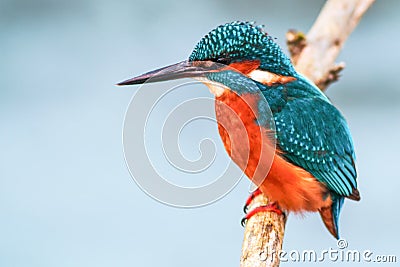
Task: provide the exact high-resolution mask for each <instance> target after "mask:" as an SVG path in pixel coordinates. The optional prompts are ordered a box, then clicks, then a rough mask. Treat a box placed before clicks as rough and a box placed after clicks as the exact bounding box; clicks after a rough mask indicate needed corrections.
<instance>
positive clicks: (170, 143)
mask: <svg viewBox="0 0 400 267" xmlns="http://www.w3.org/2000/svg"><path fill="white" fill-rule="evenodd" d="M215 65H219V64H217V63H216V64H215ZM224 67H225V68H227V66H225V65H224ZM161 75H162V73H161ZM244 85H245V86H246V87H247V88H249V90H253V91H257V90H258V87H257V85H256V84H255V83H254V82H253V81H252V80H251V79H246V80H245V81H241V85H240V86H244ZM220 87H221V85H219V84H213V85H212V86H211V88H213V90H217V91H218V90H220V89H221V88H220ZM200 90H204V91H203V92H207V87H206V86H205V85H204V83H203V82H202V81H197V80H188V79H186V80H178V81H177V80H173V81H168V82H164V83H151V79H150V80H149V81H148V82H146V83H144V84H143V85H142V86H141V87H140V88H139V89H138V90H137V91H136V92H135V94H134V96H133V97H132V99H131V102H130V104H129V106H128V109H127V111H126V114H125V120H124V128H123V146H124V155H125V161H126V164H127V166H128V169H129V172H130V174H131V176H132V177H133V179H134V181H135V182H136V183H137V185H138V186H139V187H140V188H141V189H142V191H144V192H145V193H146V194H148V195H149V196H150V197H152V198H154V199H156V200H158V201H159V202H161V203H164V204H167V205H170V206H174V207H183V208H193V207H199V206H204V205H207V204H210V203H213V202H215V201H217V200H219V199H221V198H222V197H224V196H225V195H226V194H228V193H229V192H230V191H231V190H232V189H233V188H234V187H235V186H236V185H237V184H238V183H239V181H240V180H241V178H242V177H243V175H244V174H243V169H244V168H246V166H247V164H248V161H249V156H250V143H249V139H248V138H246V137H248V133H247V130H246V126H245V125H244V124H243V121H242V120H241V119H240V116H239V114H238V113H240V112H241V111H240V110H239V111H238V110H233V109H232V108H231V107H229V106H227V105H226V104H224V103H222V102H218V101H216V99H215V98H214V96H212V95H208V96H199V95H201V94H199V93H197V92H199V91H200ZM210 90H212V89H210ZM222 90H223V88H222ZM188 92H195V93H192V94H188ZM200 92H201V91H200ZM185 96H186V97H185ZM261 97H263V96H262V94H260V98H261ZM242 101H245V102H246V104H247V105H248V106H249V108H250V109H251V110H250V113H251V112H253V113H254V114H257V111H256V110H252V108H251V105H250V104H249V103H248V102H247V101H248V100H246V99H243V100H242ZM218 109H219V110H220V112H223V113H224V118H229V121H224V120H218V123H217V120H216V116H217V114H216V113H218ZM262 116H263V117H262V118H260V119H263V120H264V121H265V120H268V119H269V121H270V122H271V124H270V128H271V131H274V130H275V128H274V127H275V124H274V121H273V119H272V118H273V115H272V112H271V110H268V109H267V110H263V113H262ZM256 119H258V118H257V117H256ZM199 121H203V123H205V122H206V123H210V124H211V125H207V126H206V127H205V126H204V125H203V127H198V128H197V129H196V128H195V129H194V130H193V129H192V130H187V129H189V128H190V125H192V124H195V123H196V122H199ZM204 121H205V122H204ZM204 129H214V130H215V132H216V133H217V131H224V132H225V133H226V134H227V135H228V139H229V143H230V148H229V149H230V150H231V151H230V153H232V154H236V155H240V157H239V158H237V160H236V161H235V162H233V161H232V160H231V159H230V158H228V157H226V156H225V151H223V152H222V151H217V149H218V148H219V149H226V147H225V148H224V147H223V146H222V142H221V141H220V140H218V139H220V137H219V136H214V138H210V137H208V136H206V135H202V134H201V132H203V131H204ZM217 129H218V130H217ZM185 131H186V132H188V133H189V134H188V135H189V136H192V137H193V136H201V138H200V139H197V140H196V138H189V139H190V141H191V142H190V143H188V142H186V144H185V145H182V144H181V143H182V142H183V141H182V138H181V136H182V135H183V134H182V133H184V132H185ZM232 133H235V134H236V137H235V136H232ZM253 134H254V133H253ZM238 136H239V137H238ZM260 136H261V138H264V137H263V135H260ZM216 141H218V143H216ZM274 141H275V140H273V141H272V142H271V146H272V149H269V150H268V152H263V151H262V152H261V155H260V158H261V157H263V156H264V158H262V161H261V160H260V162H263V163H262V164H258V165H257V166H256V167H255V170H254V173H255V174H254V177H255V178H254V180H257V175H258V177H260V178H259V179H258V180H260V183H261V181H262V180H263V179H265V177H266V175H267V173H268V171H269V169H270V166H271V164H272V159H273V155H274V151H275V143H274ZM239 143H240V145H239ZM261 143H263V142H262V140H260V144H261ZM218 145H219V147H218ZM193 146H197V148H196V147H195V148H194V149H193ZM187 147H190V148H191V151H198V154H199V156H198V157H197V158H189V157H187V156H186V155H185V153H184V152H183V150H184V149H183V148H187ZM236 147H240V151H236V150H235V149H236ZM265 150H266V149H265ZM263 153H264V154H263ZM222 155H224V156H225V160H224V159H222V160H221V159H220V158H221V157H223V156H222ZM236 165H238V166H239V168H238V167H237V166H236ZM241 169H242V170H241ZM196 175H197V176H196ZM179 177H186V179H181V180H180V179H178V178H179ZM205 178H208V179H205ZM196 179H197V181H199V180H201V181H202V182H201V183H198V184H195V182H194V181H195V180H196ZM187 181H191V182H192V184H190V185H186V184H185V183H188V182H187ZM193 184H195V185H193ZM250 190H251V189H249V191H250Z"/></svg>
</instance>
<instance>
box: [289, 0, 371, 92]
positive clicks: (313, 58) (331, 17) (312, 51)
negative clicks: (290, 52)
mask: <svg viewBox="0 0 400 267" xmlns="http://www.w3.org/2000/svg"><path fill="white" fill-rule="evenodd" d="M373 2H374V0H347V1H346V0H329V1H327V2H326V4H325V6H324V7H323V9H322V10H321V13H320V14H319V16H318V18H317V20H316V21H315V23H314V25H313V26H312V28H311V30H310V31H309V32H308V34H307V36H306V46H305V47H304V49H302V50H301V53H300V54H299V55H298V57H297V60H296V69H297V71H298V72H300V73H302V74H304V75H305V76H306V77H308V78H309V79H311V80H312V81H314V82H315V84H316V85H317V86H318V87H319V88H321V89H322V90H323V89H325V88H326V86H328V85H329V84H330V83H331V82H332V81H334V80H335V79H333V80H332V79H330V78H329V77H328V76H329V75H331V74H333V77H337V74H338V72H339V71H340V70H341V69H342V68H341V67H338V66H336V65H335V60H336V58H337V56H338V55H339V53H340V50H341V49H342V47H343V44H344V42H345V41H346V39H347V38H348V37H349V35H350V33H351V32H352V31H353V30H354V28H355V27H356V26H357V24H358V23H359V22H360V20H361V17H362V16H363V15H364V13H365V12H366V11H367V9H368V8H369V7H370V6H371V5H372V3H373Z"/></svg>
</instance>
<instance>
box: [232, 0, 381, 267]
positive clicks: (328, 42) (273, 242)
mask: <svg viewBox="0 0 400 267" xmlns="http://www.w3.org/2000/svg"><path fill="white" fill-rule="evenodd" d="M373 2H374V0H328V1H327V2H326V4H325V6H324V7H323V9H322V10H321V13H320V14H319V16H318V18H317V20H316V21H315V23H314V25H313V26H312V28H311V30H310V31H309V33H308V34H307V36H306V37H304V34H302V33H299V32H296V31H293V30H292V31H289V33H288V35H287V38H288V46H289V51H290V53H291V57H292V60H293V63H294V64H295V67H296V69H297V70H298V71H299V72H300V73H302V74H304V75H305V76H306V77H308V78H309V79H311V80H312V81H313V82H315V83H316V84H317V86H318V87H319V88H320V89H321V90H324V89H326V87H327V86H328V85H329V84H330V83H332V82H333V81H336V80H337V79H338V77H339V72H340V71H341V70H342V69H343V68H344V63H339V64H335V60H336V58H337V56H338V55H339V52H340V50H341V49H342V47H343V44H344V42H345V41H346V39H347V37H348V36H349V35H350V33H351V32H352V31H353V30H354V28H355V27H356V26H357V24H358V23H359V21H360V20H361V17H362V16H363V14H364V13H365V12H366V11H367V9H368V8H369V7H370V6H371V5H372V3H373ZM266 203H268V199H267V198H266V197H265V196H263V195H259V196H258V197H256V198H255V199H254V200H253V202H252V204H251V206H250V208H251V209H253V208H254V207H257V206H261V205H265V204H266ZM285 222H286V219H285V216H284V215H278V214H276V213H274V212H262V213H257V214H255V215H254V216H253V217H251V218H250V219H249V220H248V222H247V224H246V229H245V233H244V241H243V246H242V256H241V259H240V266H241V267H258V266H264V267H265V266H279V257H278V254H279V251H280V250H281V249H282V244H283V236H284V231H285Z"/></svg>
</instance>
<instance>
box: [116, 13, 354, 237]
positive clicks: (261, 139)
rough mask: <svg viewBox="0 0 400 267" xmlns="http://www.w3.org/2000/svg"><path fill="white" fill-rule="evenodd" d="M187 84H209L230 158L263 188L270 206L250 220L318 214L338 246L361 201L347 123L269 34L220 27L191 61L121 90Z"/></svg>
mask: <svg viewBox="0 0 400 267" xmlns="http://www.w3.org/2000/svg"><path fill="white" fill-rule="evenodd" d="M187 77H189V78H195V79H199V80H201V81H203V82H204V83H205V84H206V85H207V86H208V87H209V88H210V91H211V92H212V93H213V94H214V95H215V100H216V101H215V113H216V119H217V122H218V131H219V134H220V136H221V139H222V141H223V143H224V147H225V149H226V151H227V152H228V154H229V156H230V157H231V158H232V159H233V161H234V162H235V163H236V164H237V165H238V166H239V167H240V168H241V169H242V170H243V172H244V173H245V174H246V176H247V177H248V178H250V179H251V180H252V181H253V182H254V183H255V184H256V185H257V187H258V189H257V191H256V192H254V193H253V196H254V194H258V193H262V194H264V195H265V196H267V197H268V199H269V200H270V201H271V203H270V204H268V205H266V206H263V207H258V208H255V209H254V210H253V211H252V212H250V213H249V214H247V215H246V218H249V217H250V216H252V215H254V214H255V213H257V212H260V211H266V210H269V211H275V212H282V211H283V212H298V213H302V212H319V213H320V215H321V218H322V220H323V222H324V224H325V226H326V227H327V229H328V230H329V232H330V233H331V234H332V235H333V236H334V237H335V238H337V239H339V231H338V228H339V225H338V223H339V222H338V220H339V214H340V211H341V209H342V206H343V202H344V199H345V198H348V199H352V200H356V201H358V200H360V194H359V191H358V189H357V172H356V166H355V152H354V146H353V141H352V137H351V134H350V131H349V128H348V125H347V122H346V120H345V118H344V117H343V115H342V114H341V113H340V111H339V110H338V109H337V108H335V107H334V106H333V105H332V103H331V101H330V100H329V99H328V98H327V97H326V96H325V94H324V93H323V92H321V90H320V89H319V88H318V87H317V86H316V85H315V84H314V83H313V82H311V81H310V80H309V79H307V78H306V77H304V76H303V75H301V74H300V73H298V72H297V71H296V70H295V68H294V66H293V64H292V62H291V61H290V59H289V57H288V56H286V55H285V54H284V53H283V51H282V50H281V48H280V47H279V46H278V44H277V43H276V42H275V41H274V39H273V38H272V37H271V36H270V35H268V34H267V33H266V32H265V31H264V28H263V26H258V25H255V24H254V23H251V22H240V21H236V22H231V23H227V24H224V25H220V26H218V27H217V28H215V29H213V30H212V31H210V32H209V33H208V34H207V35H206V36H205V37H203V38H202V39H201V40H200V41H199V42H198V43H197V45H196V46H195V48H194V50H193V51H192V53H191V55H190V56H189V58H188V59H187V60H185V61H182V62H179V63H177V64H173V65H170V66H167V67H164V68H161V69H157V70H155V71H150V72H147V73H145V74H142V75H140V76H137V77H135V78H131V79H128V80H126V81H123V82H121V83H118V85H132V84H142V83H145V82H161V81H166V80H172V79H179V78H187ZM268 111H271V112H270V114H271V115H268V113H269V112H268ZM245 139H247V140H248V142H244V141H243V140H245ZM246 146H247V148H246ZM249 199H250V200H251V197H250V198H249Z"/></svg>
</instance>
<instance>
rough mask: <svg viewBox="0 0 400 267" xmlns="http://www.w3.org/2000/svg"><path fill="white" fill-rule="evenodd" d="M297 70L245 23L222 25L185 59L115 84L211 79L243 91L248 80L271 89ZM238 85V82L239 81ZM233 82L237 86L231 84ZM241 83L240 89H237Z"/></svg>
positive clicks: (267, 39)
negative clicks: (245, 81)
mask: <svg viewBox="0 0 400 267" xmlns="http://www.w3.org/2000/svg"><path fill="white" fill-rule="evenodd" d="M294 76H296V71H295V70H294V68H293V65H292V64H291V62H290V59H289V58H288V57H287V56H286V55H285V54H284V53H283V52H282V50H281V49H280V47H279V46H278V45H277V44H276V43H275V42H274V40H273V38H271V37H270V36H269V35H268V34H267V33H265V32H264V31H263V30H262V27H261V26H255V25H254V24H253V23H248V22H232V23H227V24H224V25H221V26H219V27H217V28H215V29H214V30H212V31H211V32H209V33H208V34H207V35H206V36H205V37H203V38H202V39H201V40H200V42H199V43H198V44H197V45H196V47H195V48H194V50H193V52H192V53H191V55H190V56H189V59H188V60H185V61H182V62H179V63H177V64H173V65H170V66H167V67H164V68H161V69H157V70H154V71H151V72H148V73H145V74H143V75H140V76H138V77H135V78H132V79H129V80H126V81H123V82H121V83H119V84H118V85H130V84H142V83H144V82H146V81H149V82H158V81H166V80H172V79H179V78H197V79H201V80H203V81H204V80H206V81H207V80H210V81H213V82H217V83H220V84H222V85H223V86H225V87H228V88H233V87H236V88H237V89H236V91H239V93H240V90H246V86H243V81H244V80H245V79H247V80H248V78H250V79H252V80H254V81H257V82H260V83H263V84H265V85H268V86H271V85H273V84H276V83H286V82H290V81H293V80H295V79H296V78H294ZM241 77H242V78H244V79H242V81H241V82H237V81H238V79H239V80H240V78H241ZM235 81H236V83H237V84H236V86H232V82H235ZM240 84H242V86H240Z"/></svg>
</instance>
